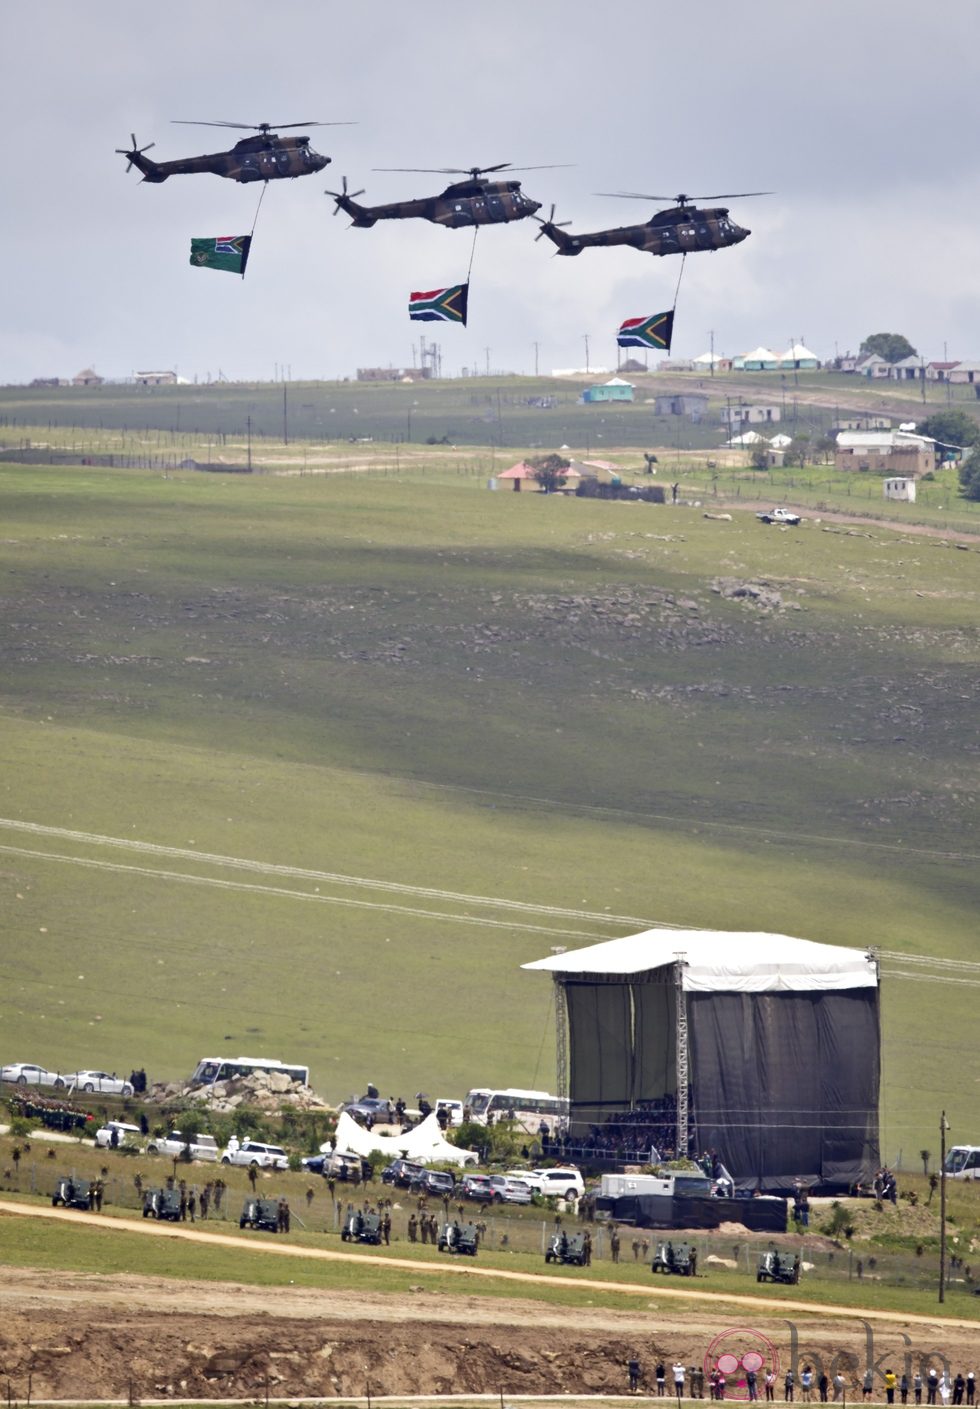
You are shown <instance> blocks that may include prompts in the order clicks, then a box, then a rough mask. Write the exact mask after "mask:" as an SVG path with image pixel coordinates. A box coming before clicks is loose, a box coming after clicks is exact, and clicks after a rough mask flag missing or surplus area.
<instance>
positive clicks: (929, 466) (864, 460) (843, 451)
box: [834, 431, 936, 479]
mask: <svg viewBox="0 0 980 1409" xmlns="http://www.w3.org/2000/svg"><path fill="white" fill-rule="evenodd" d="M834 466H835V468H836V469H838V470H842V471H849V470H850V471H853V470H867V471H870V472H871V473H872V474H886V475H890V476H891V477H893V478H895V479H918V478H920V477H921V476H922V475H924V474H929V473H931V472H932V471H933V470H934V469H935V468H936V447H935V443H934V442H933V441H931V440H928V439H927V438H926V437H925V436H921V435H912V434H911V433H910V432H909V431H841V433H840V435H838V437H837V449H836V450H835V452H834Z"/></svg>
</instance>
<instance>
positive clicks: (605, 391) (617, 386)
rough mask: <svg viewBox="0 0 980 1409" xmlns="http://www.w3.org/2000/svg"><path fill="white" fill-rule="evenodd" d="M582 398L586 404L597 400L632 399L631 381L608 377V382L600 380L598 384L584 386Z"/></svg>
mask: <svg viewBox="0 0 980 1409" xmlns="http://www.w3.org/2000/svg"><path fill="white" fill-rule="evenodd" d="M582 400H583V402H585V403H586V405H591V404H592V403H594V402H597V401H632V400H633V383H632V382H627V381H624V380H623V378H622V377H610V378H609V380H608V382H601V383H600V384H599V386H590V387H586V388H585V391H583V393H582Z"/></svg>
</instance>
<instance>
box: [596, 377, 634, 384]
mask: <svg viewBox="0 0 980 1409" xmlns="http://www.w3.org/2000/svg"><path fill="white" fill-rule="evenodd" d="M602 385H603V386H632V385H633V383H632V382H627V381H624V380H623V378H622V377H610V378H609V380H608V382H603V384H602Z"/></svg>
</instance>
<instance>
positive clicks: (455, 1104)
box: [436, 1097, 463, 1125]
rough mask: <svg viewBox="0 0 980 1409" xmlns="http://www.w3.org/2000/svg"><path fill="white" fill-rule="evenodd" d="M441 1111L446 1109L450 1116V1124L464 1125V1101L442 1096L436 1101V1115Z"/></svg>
mask: <svg viewBox="0 0 980 1409" xmlns="http://www.w3.org/2000/svg"><path fill="white" fill-rule="evenodd" d="M440 1111H445V1112H446V1114H447V1115H448V1116H449V1124H450V1125H462V1123H463V1103H462V1101H453V1100H450V1099H449V1098H448V1097H440V1098H439V1100H438V1101H436V1115H438V1114H439V1112H440Z"/></svg>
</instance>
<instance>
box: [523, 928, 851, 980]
mask: <svg viewBox="0 0 980 1409" xmlns="http://www.w3.org/2000/svg"><path fill="white" fill-rule="evenodd" d="M678 955H683V959H684V971H683V985H684V988H685V989H686V990H687V991H688V992H689V993H718V992H735V993H779V992H784V993H785V992H804V993H808V992H812V991H814V990H824V991H826V990H830V989H846V988H876V987H877V984H878V974H877V968H876V965H875V962H874V959H873V958H872V957H870V955H869V954H868V953H867V952H866V951H865V950H863V949H844V948H843V947H841V946H838V945H836V944H816V943H814V942H813V940H809V939H792V938H791V937H790V936H789V935H784V934H758V933H741V932H735V933H733V932H730V931H726V930H664V929H656V930H644V931H643V932H642V933H641V934H629V935H625V936H624V937H623V938H622V939H609V940H606V941H605V942H604V943H602V944H592V945H589V947H588V948H587V949H575V950H572V952H571V953H568V954H554V955H551V956H550V957H549V958H547V959H536V960H535V961H534V962H533V963H531V964H524V965H522V967H523V968H525V969H550V970H551V971H552V972H554V973H559V974H568V975H570V976H572V975H575V974H603V975H615V974H622V975H628V974H644V973H648V972H649V971H650V970H652V969H662V968H664V967H666V966H669V965H673V964H675V963H677V962H678Z"/></svg>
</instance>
